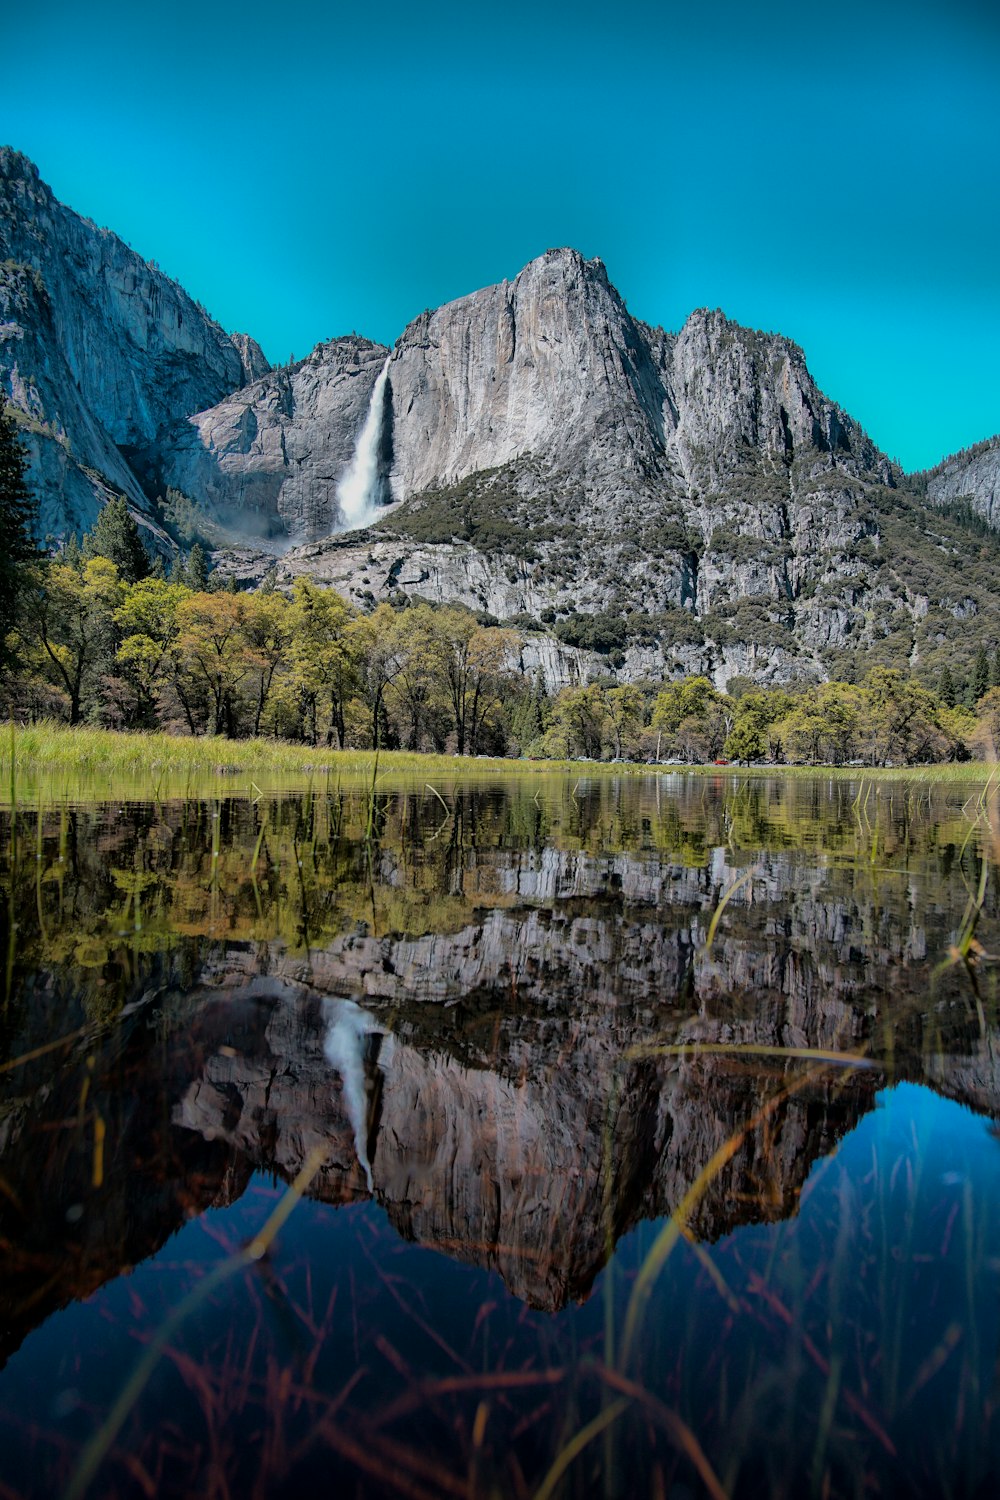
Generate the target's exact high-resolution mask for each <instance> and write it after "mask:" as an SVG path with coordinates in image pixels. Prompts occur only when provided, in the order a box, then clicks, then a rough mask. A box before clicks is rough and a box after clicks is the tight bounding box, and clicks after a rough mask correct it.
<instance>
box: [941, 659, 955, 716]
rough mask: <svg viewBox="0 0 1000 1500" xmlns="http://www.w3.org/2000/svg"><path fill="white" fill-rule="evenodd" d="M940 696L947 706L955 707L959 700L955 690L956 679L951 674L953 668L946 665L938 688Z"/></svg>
mask: <svg viewBox="0 0 1000 1500" xmlns="http://www.w3.org/2000/svg"><path fill="white" fill-rule="evenodd" d="M938 697H939V698H940V699H941V702H942V703H943V704H944V705H945V707H946V708H954V707H955V704H956V703H957V702H958V693H957V692H956V691H955V680H954V678H953V677H952V675H951V669H950V668H949V667H948V666H947V665H945V666H944V668H943V669H942V672H941V685H940V687H939V688H938Z"/></svg>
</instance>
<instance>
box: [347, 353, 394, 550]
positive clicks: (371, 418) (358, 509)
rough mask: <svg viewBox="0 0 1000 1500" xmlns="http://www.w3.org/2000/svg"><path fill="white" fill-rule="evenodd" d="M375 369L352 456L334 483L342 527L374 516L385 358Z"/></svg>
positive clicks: (351, 527) (386, 370)
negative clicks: (363, 422) (338, 481)
mask: <svg viewBox="0 0 1000 1500" xmlns="http://www.w3.org/2000/svg"><path fill="white" fill-rule="evenodd" d="M391 358H392V355H391V354H390V355H389V359H387V360H386V362H385V364H384V365H383V366H382V369H381V371H380V373H379V377H378V379H377V380H376V382H375V387H374V389H373V391H372V399H371V401H370V402H369V404H368V415H367V416H366V417H365V425H364V426H363V427H362V429H361V432H360V434H359V436H358V441H357V444H356V446H355V449H354V456H353V458H352V459H351V462H350V463H349V464H348V466H347V471H346V473H345V474H344V477H343V479H342V480H341V481H340V483H339V484H338V485H337V500H338V501H339V503H340V510H341V514H342V515H343V517H344V528H343V529H344V530H345V531H353V530H354V528H355V527H357V526H367V525H368V523H369V521H371V520H372V519H373V518H374V515H375V512H376V509H377V506H376V498H377V495H376V492H377V488H378V448H379V440H380V439H381V437H382V420H383V417H384V415H385V383H386V380H387V379H388V377H389V360H390V359H391Z"/></svg>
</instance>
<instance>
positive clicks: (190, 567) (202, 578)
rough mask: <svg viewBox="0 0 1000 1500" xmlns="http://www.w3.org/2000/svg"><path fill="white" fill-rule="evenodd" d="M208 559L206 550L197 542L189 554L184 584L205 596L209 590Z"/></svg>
mask: <svg viewBox="0 0 1000 1500" xmlns="http://www.w3.org/2000/svg"><path fill="white" fill-rule="evenodd" d="M208 573H209V568H208V559H207V558H206V556H205V549H204V547H203V546H202V545H201V543H200V542H195V544H194V546H193V547H192V548H191V551H190V552H189V553H188V560H187V567H186V569H185V576H184V579H183V582H184V583H186V584H187V586H188V588H189V589H194V591H195V593H196V594H203V593H204V592H205V590H206V589H207V588H208Z"/></svg>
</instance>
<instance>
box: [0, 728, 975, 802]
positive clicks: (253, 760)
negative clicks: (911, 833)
mask: <svg viewBox="0 0 1000 1500" xmlns="http://www.w3.org/2000/svg"><path fill="white" fill-rule="evenodd" d="M570 774H572V775H574V776H575V777H580V776H581V775H584V776H586V777H588V778H590V777H593V776H601V777H606V778H613V777H636V776H655V777H659V778H667V779H674V778H677V777H687V776H695V777H697V776H701V777H712V778H713V779H719V778H722V779H725V780H727V781H731V782H733V783H734V784H741V783H743V782H747V781H751V780H760V779H767V778H774V777H781V778H786V777H791V778H796V779H798V778H804V779H814V778H816V777H823V778H833V779H836V780H842V781H844V780H846V781H851V782H856V781H858V780H859V779H863V781H865V782H873V781H906V782H909V783H917V784H920V785H925V784H928V783H931V782H948V783H955V784H960V785H968V786H969V787H970V788H972V787H977V788H979V787H982V786H983V784H984V783H987V784H988V783H989V781H990V779H991V777H994V776H996V774H997V768H996V767H992V766H987V765H984V764H982V763H979V762H971V761H970V762H966V763H965V764H962V765H957V764H954V763H952V764H948V765H941V766H914V767H909V768H896V769H869V768H866V769H864V770H863V771H861V770H859V769H857V768H846V767H839V768H834V767H815V766H750V767H737V766H726V767H720V766H670V767H664V766H655V765H653V766H648V765H642V764H638V763H636V764H630V763H626V762H618V763H615V764H612V763H609V762H601V761H588V762H586V763H585V767H582V766H581V763H580V762H578V761H566V760H532V761H528V760H509V759H489V758H487V757H480V756H476V757H468V756H465V757H459V756H452V755H425V754H420V753H417V752H411V751H400V750H390V751H387V750H381V751H379V752H378V754H376V753H375V752H373V751H370V750H343V751H336V750H328V749H312V748H311V747H309V746H306V745H293V744H290V743H288V742H286V741H278V740H262V739H256V740H255V739H250V740H229V739H224V738H221V737H217V736H204V737H201V738H192V737H188V736H180V735H170V734H129V733H124V732H121V731H117V730H109V729H91V728H81V727H76V728H69V727H67V726H66V725H62V724H54V723H41V724H36V725H31V726H27V727H22V726H18V725H14V724H11V725H10V733H9V735H4V736H2V737H0V787H2V788H3V791H2V792H0V798H2V799H3V800H4V802H5V803H6V805H8V806H12V805H14V803H15V800H16V801H18V802H20V803H21V804H22V805H28V806H31V805H35V804H37V802H38V801H39V799H43V800H46V801H56V802H57V801H65V800H92V799H99V798H102V797H126V796H127V797H134V798H137V799H143V800H145V799H149V798H156V799H159V798H161V797H176V796H202V797H204V796H212V795H216V794H218V793H219V791H220V790H221V789H223V788H224V789H225V790H227V791H229V792H236V793H239V792H244V791H245V792H246V793H247V795H251V796H252V795H260V793H261V792H262V791H263V790H272V791H273V790H277V789H287V790H296V789H301V788H305V787H309V786H316V785H318V784H321V783H323V782H326V783H329V782H330V780H331V778H335V779H336V780H338V781H341V782H343V783H345V784H348V785H349V784H352V783H354V782H357V783H358V784H360V785H363V786H365V787H366V788H367V789H368V791H369V794H371V793H372V791H373V790H374V788H375V787H376V785H377V784H379V783H381V782H392V783H399V784H405V783H406V782H407V781H408V780H409V779H413V780H419V781H421V782H424V783H425V784H426V782H427V779H428V777H430V776H433V777H435V778H436V779H438V780H440V779H442V778H444V779H446V780H450V781H454V780H456V779H461V780H463V781H471V780H476V779H484V778H490V779H495V778H496V777H497V776H498V775H502V776H503V777H504V778H505V779H506V778H510V777H516V778H522V779H523V778H531V779H537V778H539V777H551V776H566V775H570Z"/></svg>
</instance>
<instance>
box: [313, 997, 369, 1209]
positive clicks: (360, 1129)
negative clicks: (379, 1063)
mask: <svg viewBox="0 0 1000 1500" xmlns="http://www.w3.org/2000/svg"><path fill="white" fill-rule="evenodd" d="M324 1010H325V1011H326V1016H327V1022H328V1025H327V1033H326V1037H325V1038H324V1041H323V1054H324V1056H325V1057H326V1060H327V1062H328V1063H329V1064H330V1066H331V1068H336V1070H337V1072H338V1073H339V1074H340V1079H341V1083H342V1084H343V1089H344V1104H345V1105H346V1107H347V1118H348V1120H349V1121H350V1122H351V1129H352V1130H353V1132H354V1149H355V1151H356V1152H357V1156H358V1162H359V1163H360V1165H361V1168H362V1170H363V1171H364V1174H365V1178H366V1180H367V1182H368V1190H369V1192H370V1191H371V1188H372V1168H371V1162H370V1161H369V1160H368V1096H367V1093H366V1090H365V1040H366V1038H367V1037H369V1036H371V1035H372V1033H373V1032H374V1033H376V1034H382V1027H381V1026H380V1025H379V1023H378V1021H376V1019H375V1017H374V1016H372V1015H369V1013H368V1011H366V1010H362V1009H361V1006H360V1005H356V1004H355V1003H354V1001H353V1000H329V1001H327V1002H326V1003H325V1005H324Z"/></svg>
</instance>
